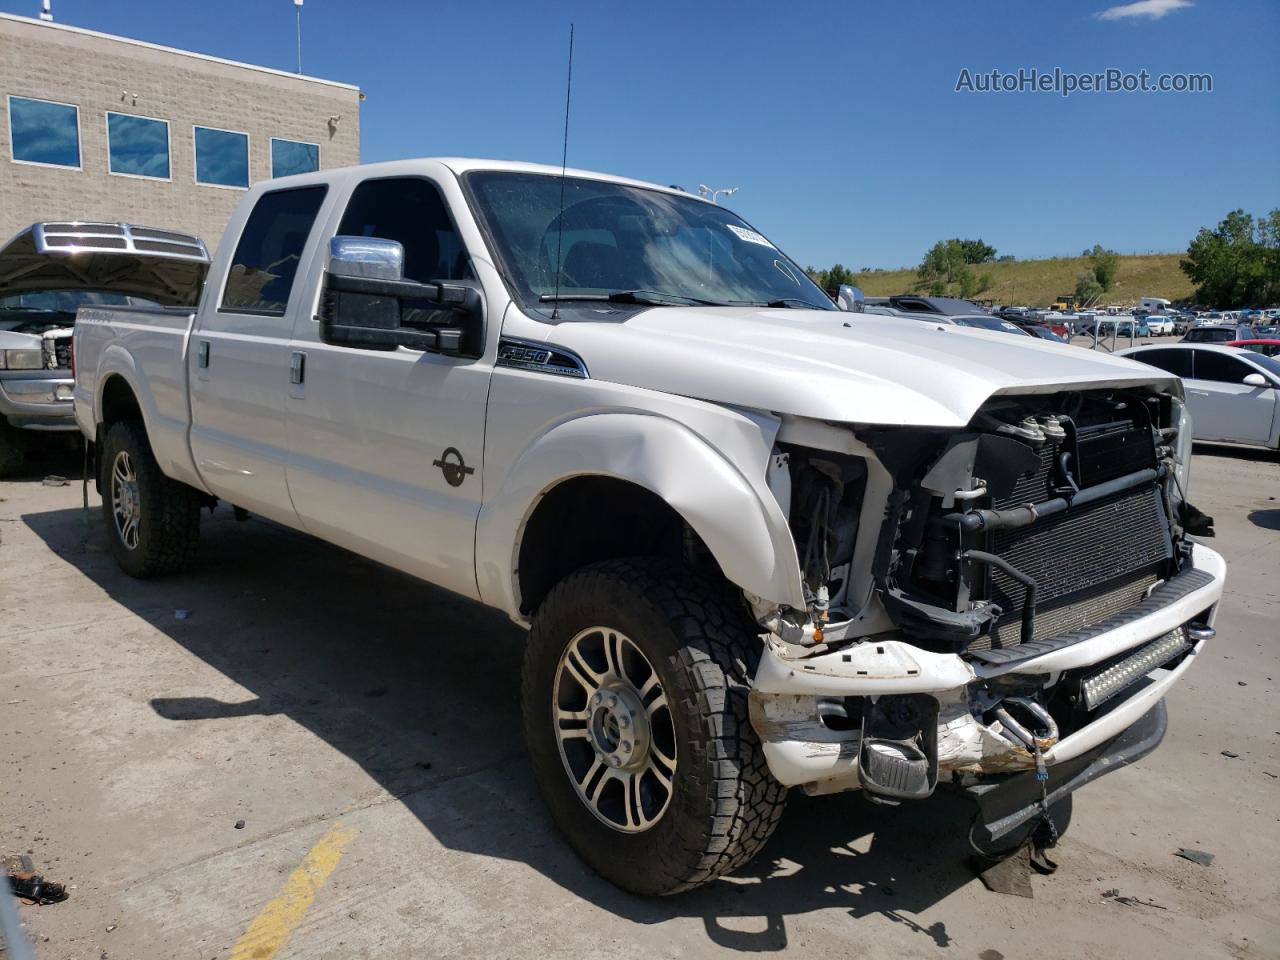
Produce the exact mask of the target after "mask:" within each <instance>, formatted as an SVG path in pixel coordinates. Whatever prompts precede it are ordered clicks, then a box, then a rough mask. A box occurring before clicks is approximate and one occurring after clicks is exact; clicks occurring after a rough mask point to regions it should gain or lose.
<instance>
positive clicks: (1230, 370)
mask: <svg viewBox="0 0 1280 960" xmlns="http://www.w3.org/2000/svg"><path fill="white" fill-rule="evenodd" d="M1195 355H1196V376H1195V378H1196V379H1197V380H1214V381H1217V382H1218V383H1240V381H1242V380H1243V379H1244V378H1245V377H1247V376H1248V375H1249V374H1251V373H1253V368H1252V367H1250V366H1249V365H1248V364H1246V363H1241V362H1240V361H1239V360H1237V359H1236V358H1235V357H1233V356H1230V355H1229V354H1225V353H1215V352H1214V351H1212V350H1196V351H1195Z"/></svg>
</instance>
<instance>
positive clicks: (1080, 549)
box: [970, 444, 1173, 650]
mask: <svg viewBox="0 0 1280 960" xmlns="http://www.w3.org/2000/svg"><path fill="white" fill-rule="evenodd" d="M1056 453H1057V449H1056V447H1055V446H1053V445H1050V444H1046V445H1045V447H1044V448H1042V450H1041V468H1040V470H1038V471H1037V472H1036V474H1035V475H1034V476H1032V477H1027V478H1024V479H1023V480H1021V481H1019V483H1018V484H1017V486H1016V488H1015V489H1014V491H1013V492H1012V493H1011V494H1010V496H1009V497H1007V498H1005V499H1003V500H1001V501H1000V502H998V503H996V504H995V506H996V507H997V508H1001V507H1010V506H1014V505H1017V504H1021V503H1028V502H1031V503H1035V502H1038V501H1041V500H1044V499H1045V498H1046V497H1048V496H1052V493H1051V491H1050V489H1049V484H1050V478H1051V472H1052V464H1053V463H1054V461H1055V459H1056ZM989 549H990V551H991V552H993V553H996V554H998V555H999V556H1001V557H1003V558H1004V559H1005V560H1006V561H1007V562H1009V563H1010V564H1012V565H1013V566H1014V567H1015V568H1017V569H1018V570H1020V571H1022V572H1023V573H1024V574H1026V575H1027V576H1029V577H1031V579H1032V580H1034V581H1035V583H1036V617H1035V628H1034V633H1033V636H1032V638H1031V639H1036V640H1039V639H1043V638H1046V637H1053V636H1056V635H1058V634H1060V633H1066V632H1068V631H1072V630H1079V629H1081V628H1084V627H1088V626H1091V625H1092V624H1094V623H1097V622H1099V621H1101V620H1104V619H1106V618H1107V617H1110V616H1114V615H1115V614H1117V613H1119V612H1121V611H1123V610H1125V609H1127V608H1129V607H1131V606H1133V605H1134V604H1136V603H1139V602H1140V601H1141V600H1142V598H1143V597H1144V596H1145V595H1146V593H1147V591H1148V590H1149V589H1150V588H1151V587H1152V586H1153V585H1154V584H1155V583H1156V582H1157V581H1158V580H1160V579H1161V574H1162V572H1163V569H1164V564H1165V561H1166V560H1168V559H1169V557H1171V556H1172V552H1173V551H1172V544H1171V541H1170V539H1169V528H1168V522H1167V519H1166V516H1165V511H1164V504H1163V501H1162V499H1161V497H1160V491H1159V488H1158V486H1157V485H1156V484H1154V483H1152V484H1149V485H1143V486H1140V487H1135V488H1133V489H1130V490H1124V491H1121V492H1120V493H1117V494H1114V495H1113V496H1110V497H1107V498H1106V499H1103V500H1100V501H1098V502H1096V503H1092V504H1088V505H1086V506H1084V507H1080V508H1077V509H1074V510H1068V511H1067V512H1066V513H1064V514H1059V515H1058V516H1056V517H1051V518H1049V519H1047V520H1041V521H1039V522H1038V523H1034V524H1032V525H1031V526H1029V527H1022V528H1019V529H1014V530H1002V531H998V532H996V533H995V534H993V535H992V537H991V543H990V546H989ZM988 586H989V591H988V597H989V598H990V600H991V601H992V602H993V603H996V604H998V605H999V606H1000V608H1001V611H1002V613H1001V615H1000V618H999V619H998V620H997V621H996V623H995V624H993V626H992V630H991V634H990V636H985V637H981V638H979V639H978V640H977V641H975V642H974V643H972V644H971V645H970V648H971V649H975V650H984V649H1001V648H1003V647H1008V646H1012V645H1015V644H1017V643H1020V642H1021V641H1022V635H1021V633H1022V606H1023V602H1024V600H1025V596H1026V590H1025V589H1024V588H1023V586H1022V585H1021V584H1019V583H1018V582H1016V581H1015V580H1014V579H1013V578H1012V577H1010V576H1009V575H1008V574H1006V573H1004V572H1003V571H1001V570H999V569H998V568H995V567H992V568H990V572H989V581H988Z"/></svg>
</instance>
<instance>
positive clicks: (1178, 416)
mask: <svg viewBox="0 0 1280 960" xmlns="http://www.w3.org/2000/svg"><path fill="white" fill-rule="evenodd" d="M1173 412H1174V423H1176V424H1177V426H1178V438H1177V440H1175V441H1174V445H1173V459H1174V467H1173V476H1174V478H1175V479H1176V480H1177V481H1178V496H1179V498H1180V499H1182V500H1185V499H1186V498H1187V497H1189V496H1190V495H1191V434H1192V432H1193V431H1192V425H1191V411H1190V410H1188V409H1187V404H1186V402H1185V401H1183V400H1178V399H1176V398H1175V399H1174V401H1173Z"/></svg>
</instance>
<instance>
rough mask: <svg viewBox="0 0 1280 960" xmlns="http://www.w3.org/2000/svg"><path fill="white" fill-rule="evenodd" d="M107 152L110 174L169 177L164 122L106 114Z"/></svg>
mask: <svg viewBox="0 0 1280 960" xmlns="http://www.w3.org/2000/svg"><path fill="white" fill-rule="evenodd" d="M107 153H108V155H109V158H110V163H111V172H112V173H131V174H133V175H134V176H138V177H159V178H161V179H162V180H167V179H168V178H169V125H168V124H167V123H165V122H164V121H163V120H151V119H148V118H147V117H131V116H128V115H126V114H123V113H108V114H107Z"/></svg>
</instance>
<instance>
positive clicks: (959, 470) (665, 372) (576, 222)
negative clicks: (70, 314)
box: [51, 159, 1225, 894]
mask: <svg viewBox="0 0 1280 960" xmlns="http://www.w3.org/2000/svg"><path fill="white" fill-rule="evenodd" d="M51 255H56V254H51ZM157 257H158V258H159V259H164V255H163V254H157ZM843 294H844V295H843V296H842V298H841V300H842V302H843V304H844V305H845V306H846V307H849V308H851V309H848V310H840V309H836V308H835V306H834V305H833V304H832V303H831V301H830V300H829V299H828V298H827V297H826V296H825V295H824V294H823V292H822V291H821V290H819V289H818V288H817V287H816V286H814V285H813V284H812V283H811V282H810V281H809V279H808V278H807V277H806V276H805V274H804V272H803V271H802V270H801V269H800V268H799V267H798V266H797V265H796V264H795V262H794V261H792V260H790V259H789V258H788V257H786V256H785V255H784V254H783V253H782V252H781V251H779V250H778V249H777V248H776V247H775V246H774V245H773V244H772V243H771V242H770V241H769V240H768V239H766V238H765V236H764V235H762V234H761V233H760V232H758V231H757V230H755V229H754V228H753V227H751V226H750V225H749V224H747V223H746V222H744V221H743V220H742V219H740V218H739V217H737V216H736V215H734V214H733V213H732V212H730V211H729V210H727V209H725V208H723V207H720V206H716V205H714V204H711V203H708V202H705V201H703V200H701V199H698V198H696V197H692V196H690V195H688V194H685V193H683V192H682V191H679V190H677V189H670V188H665V187H658V186H654V185H651V184H646V183H641V182H637V181H632V180H625V179H622V178H618V177H611V176H606V175H602V174H595V173H585V172H579V171H568V172H567V174H562V172H561V171H560V170H559V169H552V168H547V167H542V166H535V165H529V164H516V163H495V162H488V161H474V160H456V159H444V160H412V161H402V162H396V163H388V164H377V165H371V166H365V167H357V168H351V169H347V170H333V171H325V172H322V173H315V174H308V175H303V176H298V177H290V178H284V179H280V180H273V181H271V182H269V183H265V184H259V185H257V186H255V187H254V188H252V189H251V190H250V191H249V192H248V193H247V194H246V196H245V197H244V199H243V200H242V202H241V203H240V205H239V207H238V208H237V210H236V212H235V214H234V215H233V216H232V218H231V221H230V223H229V225H228V227H227V232H226V236H225V238H224V239H223V241H222V243H221V244H220V246H219V248H218V254H217V256H216V258H215V259H214V260H213V262H212V265H211V267H210V269H209V274H208V279H207V281H206V282H205V283H204V286H203V293H202V294H201V296H200V300H199V305H198V307H196V308H195V309H188V308H182V307H153V308H148V309H126V308H103V307H91V308H85V309H82V310H81V311H80V315H79V318H78V322H77V324H76V327H75V356H76V359H77V379H76V386H75V415H76V418H77V420H78V422H79V424H80V427H81V429H82V430H83V432H84V435H85V437H86V438H87V439H88V440H89V441H90V442H91V444H92V451H93V456H94V461H95V463H96V465H97V466H96V470H97V477H98V484H99V489H100V491H101V493H102V500H103V515H104V519H105V525H106V529H107V535H108V537H109V539H110V544H111V550H112V552H113V553H114V555H115V557H116V558H117V560H118V561H119V563H120V564H121V566H122V567H123V568H124V569H125V570H126V571H127V572H129V573H130V574H132V575H134V576H139V577H151V576H159V575H163V574H167V573H172V572H174V571H177V570H179V569H182V568H183V567H184V566H185V565H186V564H187V563H188V561H189V560H191V558H192V557H193V555H194V553H195V549H196V543H197V540H198V537H199V510H200V508H201V507H202V506H205V505H212V504H213V503H215V502H216V501H225V502H227V503H230V504H232V505H234V506H237V507H241V508H244V509H247V510H251V511H254V512H257V513H259V514H261V515H263V516H266V517H269V518H271V519H273V520H275V521H277V522H279V523H281V524H284V525H286V526H289V527H292V528H296V529H298V530H302V531H305V532H308V533H311V534H314V535H315V536H317V537H320V538H322V539H324V540H327V541H329V542H331V543H334V544H337V545H339V546H341V547H345V548H347V549H349V550H352V551H354V552H356V553H359V554H361V555H363V556H366V557H370V558H372V559H374V560H377V561H381V562H383V563H385V564H388V565H390V566H392V567H395V568H397V569H399V570H403V571H407V572H408V573H410V574H413V575H415V576H417V577H420V578H422V579H423V580H427V581H429V582H431V583H434V584H438V585H440V586H443V587H446V588H448V589H450V590H452V591H455V592H456V593H459V594H461V595H463V596H466V597H470V598H472V599H475V600H479V601H481V602H483V603H485V604H488V605H490V606H493V607H496V608H498V609H499V610H502V611H505V613H506V614H507V615H508V616H510V617H511V618H512V619H513V620H514V621H516V622H517V623H519V624H523V625H525V626H528V627H529V628H530V632H529V639H528V646H527V651H526V654H525V667H524V679H523V717H524V726H525V737H526V740H527V743H528V747H529V753H530V757H531V762H532V765H533V769H534V771H535V774H536V776H537V778H538V781H539V783H540V785H541V788H542V790H543V793H544V795H545V797H546V800H547V803H548V805H549V807H550V809H551V811H552V814H553V816H554V819H555V820H556V822H557V824H558V825H559V827H560V828H561V829H562V831H563V832H564V834H565V836H566V837H567V838H568V840H569V842H570V843H571V844H572V845H573V847H574V848H575V849H576V850H577V851H578V852H579V854H580V855H581V856H582V857H583V858H584V859H585V860H586V861H587V862H588V863H589V864H590V865H591V866H592V867H594V868H595V869H596V870H597V871H598V872H599V873H601V874H602V875H604V876H605V877H607V878H609V879H610V880H612V881H613V882H615V883H616V884H618V885H619V886H621V887H623V888H625V889H627V890H629V891H632V892H635V893H639V894H665V893H673V892H676V891H680V890H685V889H689V888H691V887H694V886H697V885H699V884H702V883H705V882H707V881H709V880H710V879H712V878H714V877H716V876H719V875H721V874H723V873H725V872H727V871H729V870H732V869H734V868H735V867H737V866H738V865H740V864H742V863H744V862H745V861H746V860H747V859H749V858H750V857H752V856H754V855H755V853H756V852H757V851H758V850H759V849H760V847H761V845H762V844H763V843H764V841H765V840H766V839H767V838H768V837H769V835H770V833H771V832H772V830H773V828H774V826H775V824H776V823H777V821H778V817H779V816H780V814H781V811H782V807H783V801H784V798H785V796H786V794H787V791H788V789H789V788H792V787H797V788H802V789H804V790H805V791H807V792H809V793H813V794H822V793H832V792H836V791H841V790H851V789H859V790H861V791H862V792H863V793H864V794H865V795H866V796H867V797H868V798H869V799H871V800H873V801H875V802H879V803H890V804H911V803H921V802H922V801H925V799H926V798H927V797H929V796H930V795H931V794H932V793H933V792H934V790H935V789H936V788H938V787H945V788H947V789H953V790H961V791H965V792H966V793H968V794H969V795H970V796H971V797H973V798H974V799H975V800H976V801H977V813H976V814H975V821H974V827H973V830H972V833H971V840H972V842H973V843H974V845H975V847H976V848H978V849H979V850H981V851H983V852H986V853H992V854H995V853H999V852H1003V851H1007V850H1010V849H1014V848H1017V847H1018V846H1019V845H1020V844H1021V843H1022V842H1024V841H1025V839H1026V838H1027V837H1028V836H1029V835H1032V833H1033V831H1034V833H1035V836H1036V837H1037V842H1040V843H1051V842H1052V841H1053V838H1054V835H1055V831H1060V830H1062V829H1065V826H1066V818H1067V816H1068V814H1069V804H1070V798H1071V794H1072V792H1073V791H1074V790H1076V789H1077V788H1079V787H1080V786H1082V785H1084V784H1085V783H1087V782H1089V781H1090V780H1091V779H1093V778H1095V777H1097V776H1100V775H1102V774H1104V773H1106V772H1108V771H1110V770H1113V769H1116V768H1117V767H1119V766H1121V765H1123V764H1125V763H1129V762H1132V761H1133V760H1135V759H1137V758H1139V757H1141V756H1143V755H1145V754H1146V753H1148V752H1149V751H1150V750H1152V749H1154V748H1155V746H1156V745H1157V744H1158V743H1159V741H1160V739H1161V737H1162V736H1163V733H1164V729H1165V724H1166V712H1165V708H1164V704H1163V699H1162V698H1163V696H1164V694H1165V692H1166V691H1167V690H1168V689H1169V688H1170V687H1171V686H1172V685H1173V684H1175V683H1176V682H1178V680H1179V679H1180V678H1181V677H1182V676H1183V675H1184V674H1185V672H1186V671H1187V670H1188V669H1190V667H1191V665H1192V664H1193V663H1194V661H1195V659H1196V657H1197V656H1198V655H1199V653H1200V652H1201V651H1202V650H1203V648H1204V644H1205V643H1206V642H1207V641H1208V639H1209V638H1210V637H1211V636H1212V635H1213V620H1214V614H1215V610H1216V606H1217V603H1218V601H1219V598H1220V597H1221V595H1222V588H1223V577H1224V573H1225V570H1224V564H1223V561H1222V559H1221V558H1220V557H1219V556H1218V554H1216V553H1214V552H1213V551H1212V550H1210V549H1208V548H1207V547H1205V546H1203V545H1202V544H1200V543H1198V542H1196V540H1195V539H1193V537H1192V536H1191V533H1193V532H1196V531H1202V530H1203V529H1204V527H1205V520H1206V518H1204V517H1203V516H1201V515H1200V514H1198V513H1197V512H1196V511H1195V510H1194V508H1193V507H1191V506H1190V504H1189V503H1188V502H1187V500H1186V496H1187V490H1188V484H1189V466H1190V460H1189V456H1190V430H1189V427H1188V421H1187V417H1186V412H1185V407H1184V406H1183V402H1182V391H1181V385H1180V383H1179V381H1178V379H1177V378H1176V377H1172V376H1169V375H1166V374H1164V373H1162V372H1160V371H1157V370H1154V369H1153V368H1151V367H1147V366H1142V365H1139V364H1135V363H1132V362H1129V361H1125V360H1121V359H1117V358H1114V357H1106V356H1100V355H1098V354H1095V353H1091V352H1089V351H1085V350H1064V349H1062V348H1061V347H1060V346H1057V345H1054V344H1050V343H1047V342H1043V341H1039V340H1034V339H1032V338H1029V337H1011V336H1008V335H1006V334H1003V333H995V332H988V331H983V330H971V329H966V328H963V327H957V326H947V325H937V324H927V323H919V324H903V323H902V322H901V320H898V319H894V318H889V317H877V316H874V315H870V314H866V313H862V312H859V311H858V307H859V301H860V297H859V296H858V295H857V293H856V291H852V290H846V291H843ZM280 575H281V576H288V575H289V574H288V572H287V571H281V574H280ZM424 642H429V638H424ZM483 656H484V653H483V652H482V651H479V650H478V651H477V657H478V658H479V657H483ZM459 729H460V730H465V725H464V724H460V725H459ZM464 735H465V734H464ZM919 811H920V813H919V815H921V816H929V814H928V812H927V810H926V809H925V807H923V806H922V807H920V808H919ZM1131 816H1132V820H1133V824H1137V823H1140V822H1141V821H1142V811H1140V810H1137V809H1135V810H1133V811H1131ZM1130 825H1131V824H1126V825H1125V826H1126V827H1128V826H1130Z"/></svg>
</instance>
